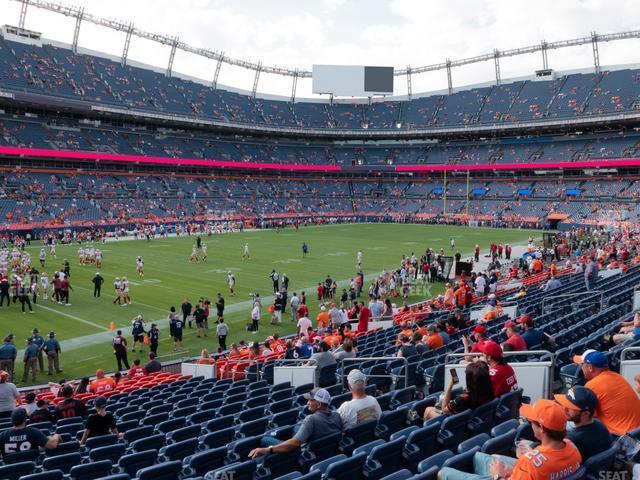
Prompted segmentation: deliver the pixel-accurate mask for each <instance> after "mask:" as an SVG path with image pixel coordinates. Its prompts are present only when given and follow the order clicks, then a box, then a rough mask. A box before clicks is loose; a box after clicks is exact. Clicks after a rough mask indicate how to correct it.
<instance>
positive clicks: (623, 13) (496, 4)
mask: <svg viewBox="0 0 640 480" xmlns="http://www.w3.org/2000/svg"><path fill="white" fill-rule="evenodd" d="M66 3H68V4H73V5H78V6H84V7H85V9H86V10H87V11H89V12H92V13H94V14H96V15H99V16H104V17H109V18H116V19H120V20H124V21H133V22H134V23H135V24H136V26H138V27H139V28H142V29H146V30H150V31H155V32H161V33H167V34H172V35H179V36H180V38H181V39H182V40H184V41H187V42H188V43H191V44H193V45H196V46H202V47H207V48H213V49H216V50H223V51H225V52H226V54H227V55H231V56H236V57H240V58H244V59H249V60H253V61H258V60H261V61H262V62H263V63H267V64H274V65H281V66H288V67H291V68H294V67H300V68H305V69H310V67H311V65H312V64H313V63H331V64H333V63H335V64H360V65H362V64H369V65H392V66H396V67H405V66H406V65H412V66H420V65H429V64H432V63H438V62H442V61H444V60H445V59H446V58H451V59H457V58H465V57H469V56H475V55H479V54H482V53H487V52H490V51H492V50H493V49H494V48H498V49H509V48H514V47H519V46H525V45H530V44H535V43H539V42H540V40H542V39H545V40H547V41H554V40H562V39H567V38H573V37H578V36H584V35H589V33H590V32H591V31H598V32H600V33H609V32H617V31H623V30H634V29H638V28H639V25H638V22H637V20H638V15H637V12H638V6H637V5H638V4H637V2H636V1H633V0H620V1H609V2H603V1H601V0H561V1H557V0H538V1H536V2H530V1H522V0H512V1H502V0H475V1H473V0H448V1H439V0H438V1H427V0H424V1H419V0H386V1H385V0H351V1H349V0H315V1H310V0H298V1H293V0H269V1H265V0H261V1H260V0H235V1H227V0H180V1H170V0H135V1H132V0H126V1H125V0H110V1H109V2H102V1H98V0H68V1H67V2H66ZM19 8H20V7H19V4H18V3H17V2H15V1H12V0H0V22H2V24H5V23H6V24H13V25H15V24H17V22H18V16H19ZM73 24H74V20H72V19H68V18H64V17H61V16H57V15H54V14H50V13H47V12H43V11H38V10H37V9H35V8H33V7H30V8H29V13H28V17H27V25H26V26H27V28H31V29H33V30H37V31H40V32H42V33H43V36H45V37H48V38H53V39H56V40H60V41H66V42H70V41H71V38H72V36H73ZM123 41H124V36H123V35H122V34H117V33H111V32H109V31H107V30H105V29H101V28H99V27H95V26H93V25H90V24H87V23H86V22H85V23H84V24H83V26H82V30H81V34H80V44H81V46H85V47H87V48H92V49H95V50H100V51H106V52H108V53H112V54H116V55H119V54H120V53H121V51H122V44H123ZM639 46H640V41H638V40H633V41H625V42H617V43H611V44H608V45H602V46H601V49H600V57H601V63H602V64H603V65H616V64H624V63H631V62H633V61H634V58H635V57H637V55H636V52H637V51H638V47H639ZM168 55H169V49H168V47H162V46H158V45H154V44H152V43H150V42H146V41H143V40H137V39H135V38H134V40H133V41H132V44H131V49H130V57H131V58H132V59H135V60H140V61H144V62H146V63H150V64H154V65H158V66H163V67H164V66H165V65H166V62H167V59H168ZM591 58H592V57H591V47H590V46H587V47H584V48H576V49H565V50H558V51H554V52H550V53H549V61H550V64H551V65H550V66H551V67H552V68H555V69H558V70H566V69H574V68H585V67H589V66H590V65H591V63H592V59H591ZM540 63H541V61H540V55H539V54H537V55H532V56H527V57H520V58H512V59H505V60H504V61H503V62H502V77H503V78H509V77H515V76H520V75H526V74H531V73H532V72H533V70H535V69H537V68H540ZM214 69H215V64H214V62H212V61H209V60H205V59H200V58H198V57H195V56H193V55H189V54H184V53H178V55H177V56H176V60H175V63H174V71H177V72H182V73H186V74H189V75H193V76H196V77H199V78H204V79H210V78H211V77H212V76H213V71H214ZM493 75H494V74H493V64H492V63H490V62H487V63H485V64H479V65H475V66H469V67H464V68H461V69H456V70H454V72H453V81H454V86H456V85H457V86H462V85H469V84H474V83H479V82H485V81H490V80H491V79H492V78H493ZM252 81H253V73H252V72H247V71H244V70H242V69H238V68H233V67H227V66H224V67H223V69H222V71H221V76H220V82H221V83H224V84H230V85H234V86H237V87H239V88H246V89H250V88H251V85H252ZM445 87H446V74H445V73H444V72H435V73H430V74H426V75H420V76H415V77H414V78H413V90H414V93H415V92H419V91H434V90H438V89H442V88H445ZM259 90H261V91H267V92H270V93H277V94H285V95H288V94H289V92H290V79H284V78H282V77H277V76H271V75H262V76H261V80H260V84H259ZM310 91H311V82H310V81H308V82H307V81H303V82H301V83H300V84H299V88H298V94H299V95H300V96H310V95H309V94H310ZM405 92H406V80H405V79H404V78H396V93H398V94H404V93H405Z"/></svg>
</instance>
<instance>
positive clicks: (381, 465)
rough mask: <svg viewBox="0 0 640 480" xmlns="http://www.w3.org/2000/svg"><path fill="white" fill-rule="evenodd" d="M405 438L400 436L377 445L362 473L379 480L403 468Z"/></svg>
mask: <svg viewBox="0 0 640 480" xmlns="http://www.w3.org/2000/svg"><path fill="white" fill-rule="evenodd" d="M403 446H404V438H399V439H397V440H393V441H390V442H386V443H385V444H383V445H378V446H377V447H375V448H374V449H373V450H372V451H371V453H369V456H368V457H367V460H366V462H365V464H364V467H363V470H362V473H363V475H364V476H365V477H366V478H369V479H374V480H378V479H380V478H382V477H384V476H385V475H389V474H390V473H393V472H395V471H397V470H400V469H401V468H402V447H403Z"/></svg>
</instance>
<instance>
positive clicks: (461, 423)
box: [438, 410, 471, 450]
mask: <svg viewBox="0 0 640 480" xmlns="http://www.w3.org/2000/svg"><path fill="white" fill-rule="evenodd" d="M470 418H471V410H467V411H465V412H462V413H458V414H456V415H451V416H450V417H447V418H445V419H444V420H443V421H442V423H441V424H440V432H438V442H439V443H440V445H442V448H443V449H444V450H455V449H456V448H458V444H459V443H460V442H462V441H463V440H464V439H465V438H466V430H467V423H468V422H469V419H470Z"/></svg>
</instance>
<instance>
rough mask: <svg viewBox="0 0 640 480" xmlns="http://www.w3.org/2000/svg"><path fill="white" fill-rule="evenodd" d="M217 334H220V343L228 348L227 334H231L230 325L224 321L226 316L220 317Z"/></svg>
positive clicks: (222, 346) (223, 347) (223, 348)
mask: <svg viewBox="0 0 640 480" xmlns="http://www.w3.org/2000/svg"><path fill="white" fill-rule="evenodd" d="M216 335H217V336H218V345H219V346H220V348H221V349H222V350H223V351H224V350H226V349H227V335H229V325H227V324H226V323H224V317H219V318H218V325H217V326H216Z"/></svg>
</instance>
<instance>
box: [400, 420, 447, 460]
mask: <svg viewBox="0 0 640 480" xmlns="http://www.w3.org/2000/svg"><path fill="white" fill-rule="evenodd" d="M439 431H440V425H438V424H435V425H428V426H426V427H422V428H420V429H418V430H416V431H414V432H411V433H410V434H409V436H408V437H407V439H406V441H405V444H404V448H403V450H402V457H403V458H404V461H405V463H406V464H407V466H408V467H409V468H410V469H411V470H412V471H416V468H417V467H418V463H419V462H420V460H422V459H423V458H426V457H429V456H431V455H433V454H435V453H437V452H438V450H440V444H439V443H438V432H439Z"/></svg>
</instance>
